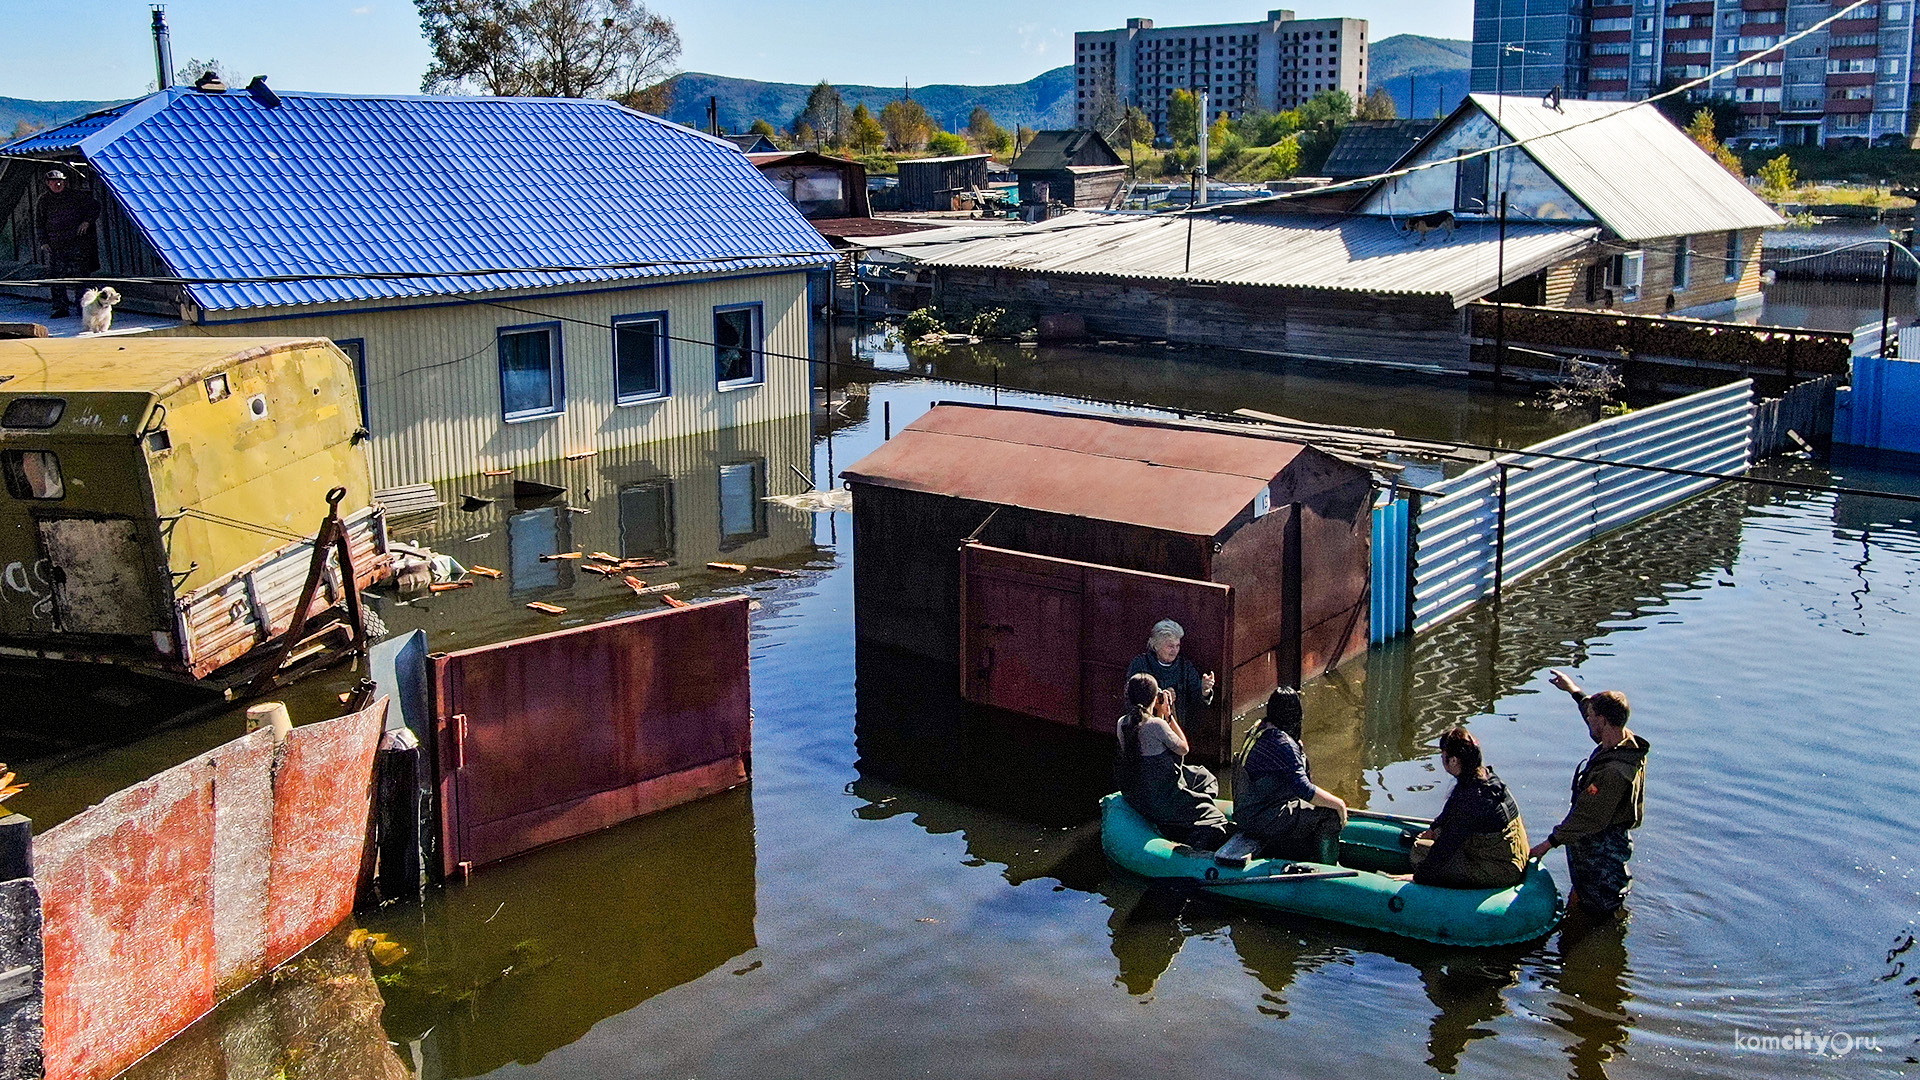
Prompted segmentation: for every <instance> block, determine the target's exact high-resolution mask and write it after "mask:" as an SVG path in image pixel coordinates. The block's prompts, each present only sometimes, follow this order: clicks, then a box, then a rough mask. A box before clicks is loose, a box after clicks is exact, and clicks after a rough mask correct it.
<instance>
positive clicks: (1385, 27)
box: [0, 0, 1473, 101]
mask: <svg viewBox="0 0 1920 1080" xmlns="http://www.w3.org/2000/svg"><path fill="white" fill-rule="evenodd" d="M165 6H166V10H167V23H168V25H169V27H170V28H171V29H172V34H173V56H174V61H175V64H176V66H177V65H179V64H183V63H185V62H186V61H187V60H188V59H189V58H191V59H199V60H205V59H217V60H219V61H220V62H221V63H222V64H223V65H225V66H226V68H227V69H228V71H229V72H230V73H231V74H233V75H236V76H238V77H240V78H243V79H244V78H250V77H251V76H253V75H257V74H265V75H266V76H267V77H268V79H269V80H270V81H271V82H272V84H273V85H274V86H276V87H278V88H281V89H286V90H322V91H333V92H339V93H417V92H418V91H419V89H420V76H421V74H422V73H423V72H424V71H425V70H426V67H427V61H428V57H427V48H426V44H425V42H424V41H422V39H421V37H420V22H419V17H418V15H417V14H416V13H415V11H414V7H413V4H412V3H410V2H405V0H244V2H243V0H168V2H167V3H166V5H165ZM650 6H651V7H653V9H654V10H655V11H657V12H658V13H660V14H662V15H665V16H667V17H668V18H670V19H672V20H673V21H674V23H675V25H676V26H677V27H678V28H679V31H680V37H681V41H682V42H683V44H684V45H685V52H684V53H683V54H682V56H681V60H680V66H681V67H682V68H683V69H685V70H687V71H702V72H707V73H710V74H715V75H730V76H735V77H738V78H746V79H759V80H762V81H766V82H796V83H811V82H817V81H819V80H821V79H827V80H830V81H832V82H836V83H856V84H863V85H875V86H892V85H896V84H898V83H900V82H902V81H903V80H904V81H911V82H912V83H913V84H914V85H916V86H924V85H927V84H929V83H971V84H991V83H1014V82H1025V81H1026V80H1028V79H1030V78H1032V77H1034V76H1035V75H1038V74H1040V73H1041V72H1042V71H1045V70H1047V69H1049V68H1054V67H1059V66H1060V65H1062V64H1065V63H1068V62H1070V60H1071V57H1072V55H1073V33H1074V31H1076V30H1107V29H1113V28H1115V27H1119V26H1124V25H1125V24H1126V20H1127V19H1128V18H1130V17H1144V18H1150V19H1153V20H1154V21H1155V22H1156V23H1158V24H1159V25H1161V26H1169V25H1189V24H1194V23H1211V22H1246V21H1251V20H1255V19H1259V18H1262V17H1263V16H1264V15H1265V14H1266V12H1267V11H1268V10H1269V8H1268V5H1267V4H1266V3H1262V2H1260V0H1240V2H1233V3H1228V2H1223V0H1124V2H1115V0H1103V2H1098V3H1096V2H1093V0H1051V2H1042V3H1036V2H1034V0H970V2H968V3H964V4H953V3H932V2H929V0H884V2H883V0H654V2H653V3H651V5H650ZM1293 11H1294V13H1295V15H1296V16H1298V17H1300V18H1327V17H1333V16H1345V17H1350V18H1364V19H1368V20H1370V21H1371V22H1372V26H1371V27H1370V28H1369V36H1371V37H1372V38H1373V39H1374V40H1376V41H1377V40H1379V39H1381V38H1385V37H1391V36H1393V35H1394V34H1424V35H1427V36H1431V37H1451V38H1466V37H1469V36H1471V30H1472V12H1473V3H1472V0H1302V2H1300V3H1297V4H1295V5H1294V8H1293ZM149 24H150V16H149V14H148V4H147V3H144V2H131V0H57V2H56V0H0V40H4V41H5V42H6V43H7V45H8V48H7V57H6V62H5V63H4V64H0V97H16V98H30V99H34V100H39V101H56V100H58V101H68V100H83V101H97V100H109V99H117V98H127V97H135V96H138V95H140V94H143V93H146V92H147V91H148V90H149V89H151V88H152V85H153V81H154V64H153V47H152V39H151V37H150V36H149V33H148V27H149Z"/></svg>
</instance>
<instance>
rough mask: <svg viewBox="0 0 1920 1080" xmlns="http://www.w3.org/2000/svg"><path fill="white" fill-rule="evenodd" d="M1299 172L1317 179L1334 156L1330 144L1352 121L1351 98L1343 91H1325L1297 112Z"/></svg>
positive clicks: (1335, 140) (1337, 140) (1336, 139)
mask: <svg viewBox="0 0 1920 1080" xmlns="http://www.w3.org/2000/svg"><path fill="white" fill-rule="evenodd" d="M1296 111H1297V112H1298V113H1299V118H1298V121H1297V123H1298V124H1299V127H1298V131H1299V133H1300V168H1301V169H1302V170H1303V171H1305V172H1307V173H1309V174H1312V175H1318V174H1319V171H1320V169H1321V168H1322V167H1323V166H1325V165H1326V163H1327V155H1328V154H1331V153H1333V144H1335V143H1337V142H1339V141H1340V133H1341V132H1342V131H1344V130H1346V126H1347V125H1348V124H1349V123H1352V121H1353V97H1352V96H1351V95H1349V94H1348V93H1347V92H1346V91H1345V90H1325V91H1322V92H1320V93H1318V94H1315V95H1314V96H1313V97H1311V98H1309V99H1307V101H1306V103H1305V104H1303V105H1301V106H1300V108H1299V109H1298V110H1296Z"/></svg>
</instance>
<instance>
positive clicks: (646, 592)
mask: <svg viewBox="0 0 1920 1080" xmlns="http://www.w3.org/2000/svg"><path fill="white" fill-rule="evenodd" d="M679 587H680V583H679V582H677V581H668V582H663V583H661V584H659V585H649V586H647V587H646V588H644V589H635V590H634V592H637V593H639V594H640V595H641V596H652V595H654V594H655V593H670V592H673V591H674V590H675V589H678V588H679Z"/></svg>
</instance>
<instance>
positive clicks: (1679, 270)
mask: <svg viewBox="0 0 1920 1080" xmlns="http://www.w3.org/2000/svg"><path fill="white" fill-rule="evenodd" d="M1692 246H1693V237H1691V236H1683V237H1681V238H1680V239H1678V240H1675V241H1674V242H1673V291H1674V292H1680V291H1682V290H1684V289H1685V288H1686V287H1687V279H1688V278H1689V277H1691V276H1692V271H1693V265H1692V264H1693V253H1692V252H1691V251H1689V250H1688V249H1689V248H1691V247H1692Z"/></svg>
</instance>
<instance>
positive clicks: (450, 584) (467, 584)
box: [427, 581, 474, 592]
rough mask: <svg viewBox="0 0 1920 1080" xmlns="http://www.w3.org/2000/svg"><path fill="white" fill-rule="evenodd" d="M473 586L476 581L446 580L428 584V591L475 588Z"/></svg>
mask: <svg viewBox="0 0 1920 1080" xmlns="http://www.w3.org/2000/svg"><path fill="white" fill-rule="evenodd" d="M473 586H474V583H473V582H471V581H445V582H441V583H440V584H438V585H429V586H427V591H428V592H452V591H454V590H455V589H471V588H473Z"/></svg>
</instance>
